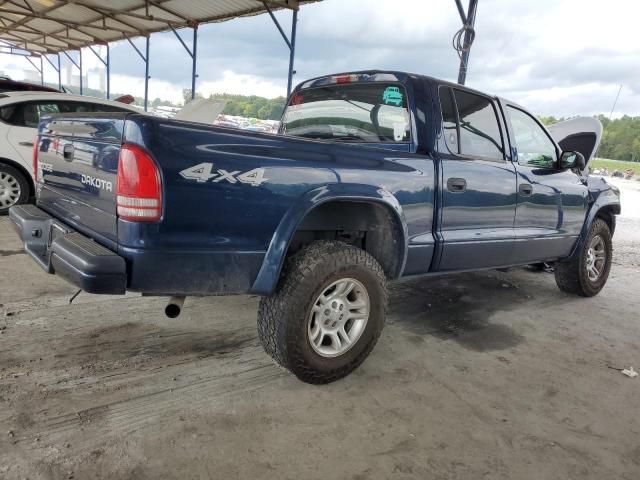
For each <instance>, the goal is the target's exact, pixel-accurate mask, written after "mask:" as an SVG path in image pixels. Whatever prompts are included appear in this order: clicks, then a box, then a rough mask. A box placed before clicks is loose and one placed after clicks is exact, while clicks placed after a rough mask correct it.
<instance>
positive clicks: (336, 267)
mask: <svg viewBox="0 0 640 480" xmlns="http://www.w3.org/2000/svg"><path fill="white" fill-rule="evenodd" d="M386 307H387V290H386V279H385V275H384V272H383V270H382V267H381V266H380V264H379V263H378V262H377V261H376V260H375V259H374V258H373V257H372V256H371V255H369V254H368V253H367V252H365V251H364V250H362V249H360V248H357V247H354V246H351V245H347V244H346V243H342V242H336V241H319V242H315V243H313V244H311V245H310V246H309V247H307V248H305V249H304V250H302V251H300V252H298V253H297V254H296V255H294V256H293V257H291V258H289V259H288V261H287V265H286V266H285V271H284V274H283V276H282V278H281V279H280V282H279V285H278V289H277V291H276V292H275V293H274V294H273V295H271V296H269V297H265V298H263V299H262V300H261V301H260V307H259V309H258V336H259V338H260V341H261V342H262V345H263V346H264V349H265V351H266V352H267V353H268V354H269V355H270V356H271V357H272V358H273V359H274V360H275V361H276V362H277V363H278V364H279V365H281V366H283V367H284V368H286V369H287V370H289V371H291V372H292V373H293V374H294V375H296V376H297V377H298V378H299V379H300V380H302V381H303V382H307V383H316V384H318V383H329V382H333V381H334V380H338V379H340V378H342V377H344V376H346V375H348V374H349V373H351V372H352V371H353V370H355V369H356V368H357V367H358V366H359V365H360V364H361V363H362V362H363V361H364V360H365V358H367V356H368V355H369V353H370V352H371V350H372V349H373V347H374V346H375V344H376V342H377V341H378V337H379V336H380V333H381V331H382V327H383V326H384V321H385V316H386Z"/></svg>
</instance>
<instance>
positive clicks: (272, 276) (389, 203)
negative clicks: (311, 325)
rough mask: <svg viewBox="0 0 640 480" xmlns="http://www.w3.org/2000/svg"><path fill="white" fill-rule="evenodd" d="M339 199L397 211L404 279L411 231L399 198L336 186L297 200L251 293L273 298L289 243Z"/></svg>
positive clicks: (358, 187) (367, 187)
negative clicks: (316, 214) (310, 217)
mask: <svg viewBox="0 0 640 480" xmlns="http://www.w3.org/2000/svg"><path fill="white" fill-rule="evenodd" d="M336 200H339V201H352V202H369V203H378V204H380V205H383V206H385V207H387V208H388V209H389V210H390V211H391V212H393V215H394V217H395V220H396V221H397V223H398V226H400V227H401V233H402V241H401V242H400V245H401V248H402V252H401V262H400V268H399V271H398V272H397V276H400V273H401V272H402V271H403V270H404V265H405V262H406V260H407V250H408V247H407V239H408V230H407V222H406V219H405V215H404V212H403V210H402V206H401V205H400V203H399V202H398V200H397V199H396V197H394V196H393V194H391V193H390V192H389V191H387V190H385V189H383V188H378V187H374V186H371V185H362V184H348V183H335V184H330V185H324V186H322V187H318V188H315V189H313V190H310V191H308V192H307V193H305V194H304V195H302V196H301V197H299V198H297V199H296V200H295V203H294V205H293V206H292V207H291V208H290V209H289V210H288V211H287V213H285V215H284V217H283V218H282V220H281V221H280V223H279V224H278V227H277V228H276V231H275V233H274V234H273V237H272V238H271V242H270V243H269V248H268V249H267V253H266V255H265V257H264V260H263V262H262V266H261V268H260V271H259V272H258V276H257V277H256V279H255V281H254V282H253V286H252V287H251V290H250V291H251V293H255V294H259V295H270V294H271V293H272V292H273V291H274V290H275V288H276V285H277V283H278V279H279V278H280V272H281V270H282V266H283V265H284V259H285V256H286V253H287V250H288V249H289V244H290V243H291V240H292V238H293V235H294V233H295V232H296V230H297V229H298V226H299V225H300V224H301V223H302V221H303V220H304V218H305V217H306V216H307V215H308V214H309V212H311V211H312V210H313V209H314V208H316V207H318V206H320V205H322V204H324V203H327V202H331V201H336Z"/></svg>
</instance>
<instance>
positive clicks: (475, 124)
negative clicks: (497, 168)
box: [453, 89, 504, 159]
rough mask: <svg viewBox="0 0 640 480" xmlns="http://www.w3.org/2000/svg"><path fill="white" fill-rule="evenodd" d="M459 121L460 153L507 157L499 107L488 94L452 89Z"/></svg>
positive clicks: (473, 155)
mask: <svg viewBox="0 0 640 480" xmlns="http://www.w3.org/2000/svg"><path fill="white" fill-rule="evenodd" d="M453 94H454V97H455V100H456V106H457V109H458V118H459V122H460V153H462V154H463V155H467V156H471V157H476V156H477V157H486V158H500V159H502V158H504V153H503V151H504V150H503V147H502V136H501V135H500V126H499V125H498V116H497V115H496V110H495V108H494V106H493V104H492V102H491V100H489V99H488V98H487V97H483V96H481V95H475V94H473V93H469V92H465V91H462V90H455V89H454V90H453Z"/></svg>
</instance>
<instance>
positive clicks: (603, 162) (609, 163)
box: [589, 158, 640, 175]
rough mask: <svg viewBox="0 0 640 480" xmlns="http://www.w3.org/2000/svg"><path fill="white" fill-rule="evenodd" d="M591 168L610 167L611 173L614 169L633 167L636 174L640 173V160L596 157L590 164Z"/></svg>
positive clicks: (623, 169) (622, 169)
mask: <svg viewBox="0 0 640 480" xmlns="http://www.w3.org/2000/svg"><path fill="white" fill-rule="evenodd" d="M589 166H590V167H591V168H605V167H606V168H608V169H609V173H613V171H614V170H621V171H623V172H624V171H625V170H628V169H631V170H633V171H634V172H635V174H636V175H640V162H625V161H623V160H607V159H605V158H594V159H593V161H592V162H591V163H590V164H589Z"/></svg>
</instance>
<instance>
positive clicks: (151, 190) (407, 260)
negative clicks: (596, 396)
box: [10, 71, 620, 383]
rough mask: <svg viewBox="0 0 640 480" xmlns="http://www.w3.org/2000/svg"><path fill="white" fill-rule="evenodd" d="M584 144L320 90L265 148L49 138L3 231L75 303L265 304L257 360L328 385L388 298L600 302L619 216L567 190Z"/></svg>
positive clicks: (373, 89)
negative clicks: (484, 285)
mask: <svg viewBox="0 0 640 480" xmlns="http://www.w3.org/2000/svg"><path fill="white" fill-rule="evenodd" d="M578 133H579V132H578ZM585 138H586V140H584V139H585ZM589 139H592V136H590V135H588V132H587V135H584V132H582V133H581V136H580V135H578V136H576V137H575V138H574V140H575V141H573V142H569V144H571V145H574V148H573V149H572V150H573V151H562V149H561V148H560V146H559V145H558V144H557V143H556V142H555V141H554V140H553V139H552V137H551V136H550V135H549V133H548V132H547V130H545V128H544V127H543V126H542V125H541V124H540V123H539V122H538V120H536V118H535V117H534V116H532V115H531V114H530V113H528V112H527V111H526V110H524V109H523V108H522V107H520V106H518V105H516V104H514V103H511V102H509V101H508V100H504V99H502V98H496V97H492V96H487V95H485V94H482V93H480V92H477V91H474V90H471V89H468V88H465V87H461V86H459V85H455V84H450V83H447V82H444V81H440V80H437V79H433V78H429V77H425V76H420V75H412V74H407V73H400V72H383V71H367V72H356V73H347V74H340V75H331V76H326V77H321V78H316V79H313V80H309V81H307V82H304V83H302V84H301V85H299V86H298V87H297V88H296V89H295V91H294V92H293V94H292V95H291V97H290V98H289V102H288V105H287V108H286V110H285V112H284V115H283V119H282V124H281V129H280V132H279V134H278V135H269V134H261V133H253V132H243V131H239V130H232V129H227V128H222V127H214V126H206V125H199V124H193V123H186V122H180V121H174V120H166V119H160V118H154V117H150V116H147V115H143V114H128V113H109V114H92V115H84V114H73V115H71V116H69V115H62V116H56V117H51V118H49V119H45V120H44V121H43V122H42V123H41V125H40V130H39V137H38V139H37V141H36V142H35V148H34V168H35V172H36V177H37V183H36V184H37V206H33V205H31V206H29V205H28V206H16V207H13V208H12V209H11V211H10V215H11V220H12V221H13V223H14V224H15V227H16V229H17V231H18V233H19V234H20V236H21V237H22V240H23V242H24V244H25V248H26V250H27V251H28V253H29V254H30V255H31V256H32V257H33V259H34V260H35V261H36V262H37V263H38V264H39V265H40V266H41V267H42V268H43V269H44V270H46V271H47V272H49V273H55V274H57V275H60V276H61V277H63V278H65V279H66V280H68V281H70V282H71V283H73V284H75V285H77V286H78V287H79V288H81V289H83V290H85V291H87V292H92V293H105V294H122V293H125V291H135V292H142V293H143V294H145V295H166V296H171V297H172V300H171V301H170V303H169V305H168V307H167V313H168V314H169V315H172V316H174V315H177V314H178V313H179V310H180V307H181V304H182V301H183V300H184V297H185V296H188V295H213V294H216V295H217V294H235V293H246V292H250V293H254V294H259V295H262V296H263V298H262V300H261V302H260V307H259V312H258V331H259V337H260V339H261V341H262V343H263V345H264V348H265V350H266V351H267V352H268V353H269V354H270V355H271V356H272V357H273V358H274V359H275V360H276V361H277V362H278V363H279V364H280V365H282V366H284V367H286V368H287V369H289V370H290V371H291V372H293V373H294V374H295V375H296V376H298V377H299V378H300V379H302V380H303V381H306V382H312V383H325V382H330V381H333V380H335V379H338V378H341V377H343V376H345V375H347V374H348V373H349V372H351V371H352V370H354V369H355V368H356V367H357V366H358V365H359V364H360V363H362V361H363V360H364V359H365V358H366V356H367V355H368V354H369V352H370V351H371V350H372V349H373V347H374V345H375V343H376V341H377V339H378V337H379V335H380V332H381V330H382V327H383V324H384V319H385V310H386V307H387V293H386V282H387V281H389V280H395V279H398V278H400V277H409V276H416V275H440V274H449V273H454V272H463V271H470V270H480V269H490V268H498V267H508V266H514V265H526V264H533V263H540V262H554V263H555V275H556V281H557V284H558V286H559V287H560V288H561V289H562V290H564V291H566V292H571V293H575V294H579V295H583V296H592V295H595V294H596V293H598V292H599V291H600V290H601V289H602V287H603V286H604V284H605V282H606V280H607V277H608V274H609V269H610V267H611V254H612V245H611V241H612V240H611V239H612V235H613V232H614V229H615V218H616V217H615V216H616V215H617V214H619V213H620V201H619V192H618V191H617V190H616V189H615V188H614V187H612V186H610V185H608V184H607V183H606V182H605V181H604V180H602V179H597V178H589V177H588V175H585V174H584V173H583V172H585V157H586V158H587V159H588V158H590V157H591V155H592V153H593V149H594V148H595V145H594V142H593V140H589ZM589 142H591V143H589ZM581 149H582V151H580V150H581Z"/></svg>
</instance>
